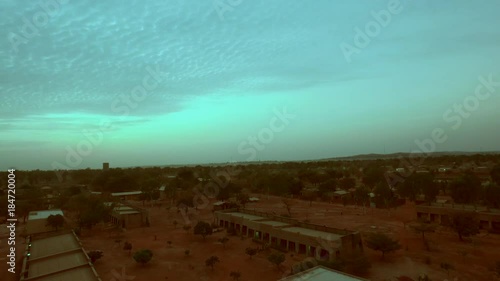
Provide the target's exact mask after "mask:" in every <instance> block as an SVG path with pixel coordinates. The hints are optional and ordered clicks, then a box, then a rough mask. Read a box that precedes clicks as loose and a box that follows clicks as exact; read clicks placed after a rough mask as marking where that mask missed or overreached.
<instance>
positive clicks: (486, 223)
mask: <svg viewBox="0 0 500 281" xmlns="http://www.w3.org/2000/svg"><path fill="white" fill-rule="evenodd" d="M446 202H447V201H444V202H443V201H441V202H440V204H438V203H433V204H431V205H430V206H429V205H417V206H416V209H417V217H418V218H419V219H425V220H428V221H431V222H433V223H438V224H441V225H445V226H449V225H451V219H452V217H453V215H454V214H455V213H472V214H474V215H475V216H476V217H477V219H478V220H479V222H480V227H481V229H487V230H490V231H493V232H500V212H499V211H498V210H495V211H494V210H488V209H487V208H485V207H474V206H472V205H458V204H449V203H446Z"/></svg>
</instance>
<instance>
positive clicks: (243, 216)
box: [226, 212, 264, 221]
mask: <svg viewBox="0 0 500 281" xmlns="http://www.w3.org/2000/svg"><path fill="white" fill-rule="evenodd" d="M226 214H229V215H231V216H235V217H240V218H244V219H246V220H250V221H256V220H262V219H264V218H263V217H259V216H254V215H249V214H245V213H239V212H233V213H226Z"/></svg>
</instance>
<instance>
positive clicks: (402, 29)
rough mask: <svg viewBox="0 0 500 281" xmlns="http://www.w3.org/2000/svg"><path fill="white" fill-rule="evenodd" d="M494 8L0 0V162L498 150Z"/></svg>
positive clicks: (94, 163)
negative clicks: (433, 138) (429, 139)
mask: <svg viewBox="0 0 500 281" xmlns="http://www.w3.org/2000/svg"><path fill="white" fill-rule="evenodd" d="M44 3H45V5H44ZM47 3H48V4H47ZM499 9H500V2H499V1H497V0H491V1H481V3H480V5H479V4H478V3H476V2H474V1H465V0H464V1H458V0H457V1H430V0H429V1H415V0H413V1H405V0H401V2H397V1H396V2H395V1H394V0H391V1H386V0H384V1H371V0H370V1H368V0H366V1H347V0H346V1H331V0H317V1H314V4H312V3H311V1H302V0H297V1H289V0H272V1H270V0H216V1H213V0H208V1H199V0H161V1H156V0H149V1H140V0H127V1H121V0H107V1H90V0H82V1H70V0H43V1H10V0H0V32H1V33H2V35H1V37H0V95H1V99H0V169H7V168H9V167H13V168H17V169H53V168H71V169H73V168H75V169H77V168H87V167H92V168H97V167H99V166H100V165H101V164H100V163H102V162H110V163H111V166H112V167H117V166H134V165H165V164H188V163H209V162H229V161H253V160H301V159H318V158H328V157H335V156H347V155H353V154H362V153H384V151H385V152H386V153H392V152H409V151H418V150H424V149H430V150H435V151H457V150H461V151H479V150H482V151H487V150H490V151H491V150H500V141H499V140H500V131H499V129H498V128H500V118H499V117H500V111H499V110H498V108H500V84H499V83H498V82H497V81H500V68H499V66H500V53H499V50H500V29H499V28H498V27H499V26H500V17H498V11H499ZM481 77H482V78H481ZM464 103H465V106H464ZM436 129H437V130H438V131H439V132H440V134H437V135H438V136H439V137H436V133H433V131H434V132H435V131H436ZM433 135H434V137H435V139H436V140H433V141H432V142H433V143H432V144H431V143H430V142H429V141H427V142H425V141H424V140H425V139H428V138H432V137H433ZM419 143H420V145H419ZM422 143H423V145H422ZM433 144H435V147H433Z"/></svg>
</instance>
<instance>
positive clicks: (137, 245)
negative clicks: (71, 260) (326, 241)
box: [0, 195, 500, 281]
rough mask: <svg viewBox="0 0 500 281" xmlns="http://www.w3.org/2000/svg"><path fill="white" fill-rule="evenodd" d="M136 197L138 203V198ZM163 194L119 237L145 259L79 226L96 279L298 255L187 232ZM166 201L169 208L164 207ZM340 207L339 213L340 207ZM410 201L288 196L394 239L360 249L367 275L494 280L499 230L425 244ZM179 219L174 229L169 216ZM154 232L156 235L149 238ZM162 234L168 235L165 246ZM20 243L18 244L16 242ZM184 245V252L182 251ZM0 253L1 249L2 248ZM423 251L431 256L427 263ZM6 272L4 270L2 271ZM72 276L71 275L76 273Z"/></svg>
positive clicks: (219, 270) (183, 276) (258, 264)
mask: <svg viewBox="0 0 500 281" xmlns="http://www.w3.org/2000/svg"><path fill="white" fill-rule="evenodd" d="M253 196H257V197H259V198H261V200H260V202H258V203H250V204H248V205H247V208H248V209H251V210H253V209H255V210H260V211H268V212H275V213H276V214H284V213H286V209H285V208H284V207H283V204H282V203H281V200H282V199H281V198H278V197H273V196H270V197H268V196H267V195H253ZM138 204H139V205H142V204H141V203H138ZM166 205H167V204H166V203H165V202H163V206H161V207H147V206H146V208H148V209H149V210H150V215H151V227H145V228H135V229H129V230H126V231H125V232H124V233H123V234H122V235H123V237H122V238H121V240H122V241H130V242H131V243H132V245H133V250H132V253H133V252H135V251H136V250H138V249H141V248H148V249H151V250H152V251H153V254H154V256H153V259H152V260H151V262H150V263H149V264H147V265H145V266H141V265H138V264H136V262H135V261H134V260H133V259H132V257H131V256H129V255H128V253H127V252H126V251H124V250H123V249H122V247H123V242H122V243H121V245H120V246H119V245H118V244H117V243H115V239H116V237H115V236H116V232H113V231H112V230H106V229H105V228H104V226H98V227H95V228H94V229H93V230H92V231H84V232H83V233H82V235H81V239H82V243H83V246H84V247H85V249H86V250H87V251H88V250H94V249H97V250H102V251H104V257H103V258H102V259H100V260H98V261H97V262H96V264H95V268H96V270H97V272H98V274H99V276H100V277H101V279H102V280H103V281H112V280H115V281H122V280H127V281H128V280H134V281H141V280H147V281H153V280H154V281H156V280H175V281H194V280H203V281H209V280H213V281H224V280H232V279H231V278H230V277H229V273H230V272H231V271H240V272H241V273H242V278H241V280H242V281H251V280H252V281H253V280H259V281H268V280H269V281H275V280H278V279H280V278H282V277H284V276H286V275H287V273H288V272H289V268H290V266H291V265H292V264H294V263H296V262H297V261H300V260H302V259H303V258H304V257H303V256H299V255H296V254H295V255H294V256H292V255H291V253H289V254H287V255H286V261H285V263H284V264H283V265H282V268H281V270H282V271H284V272H282V271H280V270H278V269H277V268H276V267H275V266H273V265H272V264H271V263H270V262H269V261H267V256H268V254H269V253H270V252H267V253H266V252H261V253H259V254H257V255H256V256H254V257H253V258H252V259H250V258H249V257H248V256H247V255H246V254H245V248H247V247H257V246H258V244H256V243H255V242H252V241H251V239H250V238H246V239H244V240H241V238H240V237H237V236H232V237H230V240H229V242H228V243H227V244H226V247H225V248H224V247H223V246H222V245H221V244H220V243H218V242H217V239H218V238H220V237H223V236H225V235H226V233H225V231H224V232H218V233H214V234H213V235H211V236H208V237H207V238H206V241H203V238H202V237H201V236H195V235H194V234H193V230H192V229H191V230H190V231H189V232H188V233H187V232H186V231H185V230H183V229H182V225H183V224H184V220H183V218H182V216H181V215H180V214H179V213H177V210H176V208H167V207H166ZM167 209H168V210H167ZM195 212H196V211H195V210H190V213H191V214H192V215H191V216H192V223H193V224H194V223H195V222H196V221H197V220H205V221H208V222H212V221H213V215H212V212H211V206H209V207H207V208H206V209H203V210H200V211H198V213H197V214H195ZM341 213H342V214H341ZM415 216H416V215H415V206H414V205H412V204H407V205H405V206H401V207H398V208H397V209H396V210H392V211H391V212H390V213H389V212H388V211H387V210H381V209H373V208H367V209H366V214H363V209H362V208H361V207H355V206H346V207H344V206H342V205H339V204H329V203H322V202H313V203H312V206H310V205H309V202H306V201H300V200H293V207H292V217H293V218H296V219H299V220H305V219H308V220H309V221H310V222H312V223H315V224H320V225H327V226H331V227H336V228H347V229H353V230H358V231H360V232H361V233H367V232H373V231H383V232H386V233H388V234H391V235H392V236H393V237H396V238H398V239H399V240H400V242H401V244H402V245H403V249H402V250H399V251H397V252H396V253H392V254H388V255H387V256H386V259H385V260H384V261H382V260H381V259H380V253H378V252H375V251H372V250H370V249H367V248H366V247H365V254H366V255H367V256H368V258H369V259H370V261H371V262H372V268H371V269H370V273H369V275H368V276H366V277H367V278H369V279H370V280H373V281H382V280H397V277H399V276H408V277H411V278H413V279H414V280H417V276H418V275H419V274H427V275H428V276H429V277H430V278H431V280H434V281H436V280H450V281H451V280H457V281H483V280H484V281H486V280H487V281H490V280H500V278H497V277H496V276H495V274H494V273H493V272H492V271H490V270H489V267H490V266H492V265H493V263H494V262H495V261H500V251H499V249H500V236H498V235H492V234H487V233H481V234H480V235H477V236H475V237H474V238H473V239H472V241H471V242H468V243H465V242H460V241H459V239H458V237H457V235H456V234H455V233H453V232H451V231H450V230H448V229H446V228H441V229H438V231H437V232H436V233H430V234H426V237H427V239H428V241H429V242H430V245H431V248H432V249H431V251H430V252H429V251H426V250H425V249H424V246H423V243H422V239H421V236H420V234H417V233H415V232H413V231H412V230H411V229H410V228H408V227H407V226H406V227H405V223H408V222H410V221H412V220H414V219H415ZM174 220H177V221H178V222H179V225H178V226H177V227H176V228H175V229H174V225H173V224H172V222H173V221H174ZM155 235H156V240H155ZM167 241H172V245H171V246H170V247H169V246H168V244H167ZM21 247H23V246H21V245H19V247H18V248H21ZM186 249H189V250H190V252H191V255H190V256H188V257H187V256H185V254H184V251H185V250H186ZM2 254H3V253H2ZM211 255H216V256H218V257H219V259H220V260H221V262H220V263H218V264H216V265H215V268H214V270H213V271H212V270H211V269H210V268H209V267H207V266H205V260H206V259H207V258H208V257H210V256H211ZM426 257H429V258H430V260H431V264H430V265H428V264H426V263H425V262H424V261H425V258H426ZM441 262H448V263H450V264H452V265H453V266H454V267H455V269H454V270H451V271H450V272H449V276H448V275H447V273H446V272H445V271H444V270H443V269H441V268H440V263H441ZM4 266H5V265H2V266H1V267H2V272H1V273H0V280H9V279H5V278H4V276H5V274H4V273H5V272H6V269H3V268H4ZM9 277H11V276H9ZM75 281H76V280H75Z"/></svg>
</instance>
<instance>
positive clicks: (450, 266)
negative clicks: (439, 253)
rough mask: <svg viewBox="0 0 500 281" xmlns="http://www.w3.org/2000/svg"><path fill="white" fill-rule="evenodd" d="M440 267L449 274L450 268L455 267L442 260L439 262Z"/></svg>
mask: <svg viewBox="0 0 500 281" xmlns="http://www.w3.org/2000/svg"><path fill="white" fill-rule="evenodd" d="M441 268H442V269H444V270H446V274H448V276H450V270H452V269H455V267H454V266H453V265H451V264H449V263H447V262H442V263H441Z"/></svg>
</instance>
